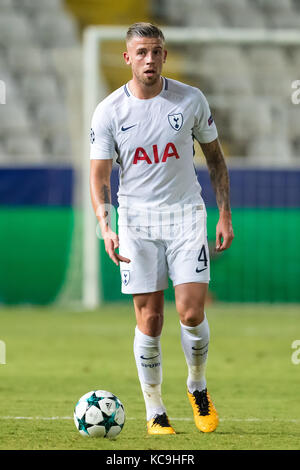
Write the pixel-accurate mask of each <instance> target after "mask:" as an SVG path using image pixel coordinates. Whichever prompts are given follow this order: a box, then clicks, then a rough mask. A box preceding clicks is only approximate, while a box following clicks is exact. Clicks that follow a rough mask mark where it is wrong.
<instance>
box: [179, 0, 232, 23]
mask: <svg viewBox="0 0 300 470" xmlns="http://www.w3.org/2000/svg"><path fill="white" fill-rule="evenodd" d="M190 3H191V6H190V8H189V6H188V5H186V4H185V5H186V8H185V10H184V16H183V17H182V19H183V21H184V24H185V25H188V26H198V27H203V28H218V27H221V26H224V21H223V17H222V15H221V14H220V13H219V12H218V11H217V10H216V9H214V8H213V5H202V4H201V3H200V4H199V3H197V2H195V1H192V2H191V1H190Z"/></svg>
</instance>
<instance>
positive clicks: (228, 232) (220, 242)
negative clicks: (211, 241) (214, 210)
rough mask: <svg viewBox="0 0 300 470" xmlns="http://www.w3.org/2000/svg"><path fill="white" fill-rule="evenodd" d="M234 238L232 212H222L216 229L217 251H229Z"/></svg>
mask: <svg viewBox="0 0 300 470" xmlns="http://www.w3.org/2000/svg"><path fill="white" fill-rule="evenodd" d="M233 238H234V234H233V228H232V222H231V212H228V211H222V212H220V218H219V221H218V224H217V229H216V251H218V252H220V251H224V250H227V249H228V248H229V247H230V245H231V243H232V240H233Z"/></svg>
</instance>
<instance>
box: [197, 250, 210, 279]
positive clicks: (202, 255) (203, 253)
mask: <svg viewBox="0 0 300 470" xmlns="http://www.w3.org/2000/svg"><path fill="white" fill-rule="evenodd" d="M198 261H199V262H201V261H202V262H203V263H204V264H203V266H204V268H202V269H200V268H198V267H197V268H196V273H201V272H202V271H205V269H207V255H206V249H205V245H202V248H201V250H200V254H199V256H198Z"/></svg>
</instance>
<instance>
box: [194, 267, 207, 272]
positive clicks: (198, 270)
mask: <svg viewBox="0 0 300 470" xmlns="http://www.w3.org/2000/svg"><path fill="white" fill-rule="evenodd" d="M206 269H207V268H203V269H198V268H196V273H201V272H202V271H205V270H206Z"/></svg>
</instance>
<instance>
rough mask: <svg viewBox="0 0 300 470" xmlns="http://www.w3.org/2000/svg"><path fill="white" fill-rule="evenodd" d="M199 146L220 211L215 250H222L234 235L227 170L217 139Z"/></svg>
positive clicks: (227, 246) (229, 243)
mask: <svg viewBox="0 0 300 470" xmlns="http://www.w3.org/2000/svg"><path fill="white" fill-rule="evenodd" d="M201 148H202V150H203V153H204V156H205V158H206V162H207V167H208V171H209V174H210V179H211V183H212V186H213V188H214V191H215V194H216V200H217V205H218V208H219V213H220V217H219V221H218V224H217V229H216V251H223V250H226V249H227V248H229V247H230V245H231V243H232V240H233V237H234V235H233V230H232V222H231V210H230V190H229V176H228V170H227V166H226V163H225V159H224V155H223V151H222V148H221V146H220V143H219V140H218V139H216V140H214V141H213V142H210V143H209V144H201Z"/></svg>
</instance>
